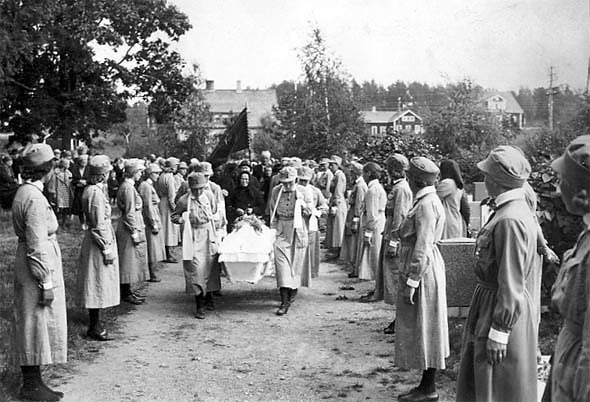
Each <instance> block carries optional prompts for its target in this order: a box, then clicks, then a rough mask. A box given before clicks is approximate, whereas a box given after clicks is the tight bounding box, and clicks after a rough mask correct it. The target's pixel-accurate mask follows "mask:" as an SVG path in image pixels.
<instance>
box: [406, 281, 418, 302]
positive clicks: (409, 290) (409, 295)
mask: <svg viewBox="0 0 590 402" xmlns="http://www.w3.org/2000/svg"><path fill="white" fill-rule="evenodd" d="M414 294H416V288H413V287H411V286H408V285H406V297H405V301H406V303H407V304H414Z"/></svg>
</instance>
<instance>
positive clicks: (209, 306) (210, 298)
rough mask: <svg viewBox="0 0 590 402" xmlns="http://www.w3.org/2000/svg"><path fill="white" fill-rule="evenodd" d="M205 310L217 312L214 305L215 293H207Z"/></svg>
mask: <svg viewBox="0 0 590 402" xmlns="http://www.w3.org/2000/svg"><path fill="white" fill-rule="evenodd" d="M205 309H206V310H209V311H213V310H215V304H214V303H213V293H211V292H207V294H206V295H205Z"/></svg>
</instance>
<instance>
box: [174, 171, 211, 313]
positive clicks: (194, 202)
mask: <svg viewBox="0 0 590 402" xmlns="http://www.w3.org/2000/svg"><path fill="white" fill-rule="evenodd" d="M188 185H189V189H190V192H189V193H186V194H184V195H183V196H182V197H180V199H179V200H178V203H177V204H176V209H175V210H174V211H173V213H172V221H173V222H174V223H176V224H184V230H183V233H182V237H183V239H182V259H183V261H187V262H189V261H190V263H188V264H185V269H188V270H189V272H188V275H187V280H189V281H190V285H191V287H190V291H191V292H192V293H193V294H194V295H195V302H196V312H195V317H196V318H198V319H204V318H205V311H204V306H205V295H206V293H207V282H208V281H209V275H210V274H211V269H212V268H213V264H214V263H215V254H217V251H218V246H219V244H218V241H217V236H216V231H215V223H214V220H213V215H214V214H215V213H216V212H217V211H216V208H217V201H216V200H215V198H214V196H213V193H211V192H210V191H207V190H206V188H207V178H206V177H205V175H203V173H191V174H190V175H189V176H188ZM185 275H186V274H185ZM187 290H189V289H187Z"/></svg>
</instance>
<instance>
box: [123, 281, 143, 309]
mask: <svg viewBox="0 0 590 402" xmlns="http://www.w3.org/2000/svg"><path fill="white" fill-rule="evenodd" d="M121 300H123V301H124V302H127V303H130V304H135V305H139V304H143V302H144V301H145V299H141V298H139V297H137V296H136V295H134V294H133V292H132V291H131V285H130V284H129V283H122V284H121Z"/></svg>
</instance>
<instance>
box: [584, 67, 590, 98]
mask: <svg viewBox="0 0 590 402" xmlns="http://www.w3.org/2000/svg"><path fill="white" fill-rule="evenodd" d="M588 90H590V58H588V73H587V75H586V92H584V95H586V96H588V95H590V94H589V93H588Z"/></svg>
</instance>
